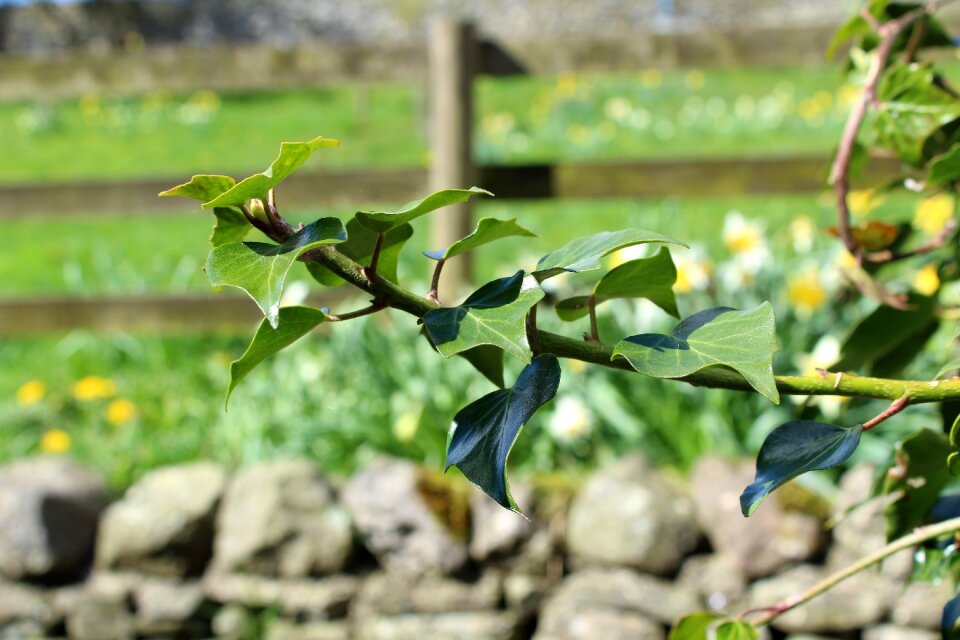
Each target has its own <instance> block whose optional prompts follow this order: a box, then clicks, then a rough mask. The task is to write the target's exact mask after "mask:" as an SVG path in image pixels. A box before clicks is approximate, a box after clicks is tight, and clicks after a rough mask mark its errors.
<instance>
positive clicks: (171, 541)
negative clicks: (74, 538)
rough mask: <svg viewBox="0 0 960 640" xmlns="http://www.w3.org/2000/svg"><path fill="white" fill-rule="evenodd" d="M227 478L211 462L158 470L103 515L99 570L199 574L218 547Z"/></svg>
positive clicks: (99, 544)
mask: <svg viewBox="0 0 960 640" xmlns="http://www.w3.org/2000/svg"><path fill="white" fill-rule="evenodd" d="M225 484H226V474H225V473H224V471H223V469H221V468H220V467H219V466H217V465H215V464H213V463H209V462H196V463H190V464H184V465H179V466H175V467H167V468H164V469H160V470H158V471H153V472H151V473H149V474H147V475H146V476H144V477H143V478H142V479H141V480H140V481H139V482H137V483H136V484H135V485H133V486H132V487H130V489H129V490H128V491H127V493H126V495H125V496H124V497H123V499H122V500H120V501H119V502H116V503H114V504H112V505H111V506H110V507H109V508H108V509H107V511H106V512H105V513H104V516H103V520H102V521H101V524H100V533H99V536H98V539H97V566H98V567H100V568H103V569H112V568H119V569H135V570H137V571H142V572H144V573H148V574H156V575H165V576H185V575H195V574H198V573H200V572H201V571H202V570H203V568H204V567H205V566H206V564H207V562H208V560H209V558H210V554H211V549H212V544H213V517H214V513H215V511H216V508H217V505H218V504H219V502H220V497H221V496H222V495H223V490H224V486H225Z"/></svg>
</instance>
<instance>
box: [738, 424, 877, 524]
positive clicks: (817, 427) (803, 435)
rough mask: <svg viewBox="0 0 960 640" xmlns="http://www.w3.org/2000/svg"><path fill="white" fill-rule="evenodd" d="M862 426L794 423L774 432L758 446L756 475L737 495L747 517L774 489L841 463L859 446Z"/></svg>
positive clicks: (783, 425) (741, 508) (780, 427)
mask: <svg viewBox="0 0 960 640" xmlns="http://www.w3.org/2000/svg"><path fill="white" fill-rule="evenodd" d="M861 433H863V426H862V425H856V426H854V427H849V428H844V427H838V426H836V425H833V424H826V423H823V422H809V421H806V420H796V421H792V422H787V423H786V424H782V425H780V426H779V427H777V428H776V429H774V430H773V431H772V432H771V433H770V435H768V436H767V439H766V440H764V441H763V446H761V447H760V454H759V455H758V456H757V475H756V478H755V479H754V481H753V484H751V485H750V486H749V487H747V488H746V489H744V491H743V494H742V495H741V496H740V510H741V511H742V512H743V515H744V516H747V517H749V516H750V515H751V514H752V513H753V512H754V511H756V509H757V507H759V506H760V503H761V502H763V499H764V498H766V497H767V495H769V494H770V493H771V492H772V491H773V490H775V489H777V488H778V487H780V486H781V485H783V484H784V483H786V482H788V481H789V480H792V479H793V478H795V477H797V476H798V475H800V474H801V473H806V472H807V471H817V470H820V469H829V468H830V467H835V466H837V465H838V464H840V463H842V462H844V461H845V460H846V459H847V458H849V457H850V455H851V454H853V452H854V450H855V449H856V448H857V445H858V444H860V434H861Z"/></svg>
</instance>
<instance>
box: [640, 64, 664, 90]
mask: <svg viewBox="0 0 960 640" xmlns="http://www.w3.org/2000/svg"><path fill="white" fill-rule="evenodd" d="M640 82H641V83H643V86H645V87H648V88H650V89H656V88H657V87H659V86H660V84H661V83H662V82H663V74H662V73H660V70H659V69H647V70H646V71H644V72H643V73H641V74H640Z"/></svg>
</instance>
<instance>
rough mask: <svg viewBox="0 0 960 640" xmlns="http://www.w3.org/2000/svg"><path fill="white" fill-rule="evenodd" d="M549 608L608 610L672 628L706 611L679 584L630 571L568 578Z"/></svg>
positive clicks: (583, 573) (589, 571) (586, 573)
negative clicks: (677, 620) (691, 616)
mask: <svg viewBox="0 0 960 640" xmlns="http://www.w3.org/2000/svg"><path fill="white" fill-rule="evenodd" d="M558 603H560V604H558ZM547 607H548V608H553V609H556V610H559V611H562V610H563V609H564V608H566V609H569V610H571V611H574V610H581V609H584V610H586V609H597V610H602V609H609V610H611V611H620V612H630V613H635V614H638V615H640V616H642V617H644V618H648V619H650V620H653V621H656V622H661V623H664V624H671V623H672V622H674V621H675V620H676V619H677V618H679V617H681V616H683V615H685V614H688V613H692V612H694V611H699V610H701V609H703V601H702V600H701V599H700V597H699V596H698V595H697V594H696V593H695V592H694V591H693V590H692V589H690V588H688V587H685V586H683V585H681V584H679V583H676V582H670V581H667V580H663V579H660V578H656V577H654V576H650V575H645V574H641V573H637V572H635V571H632V570H630V569H586V570H584V571H578V572H576V573H573V574H572V575H569V576H567V577H566V578H565V579H564V580H563V582H561V583H560V586H559V587H558V588H557V590H556V592H555V593H554V594H553V595H552V596H551V597H550V601H549V603H548V604H547Z"/></svg>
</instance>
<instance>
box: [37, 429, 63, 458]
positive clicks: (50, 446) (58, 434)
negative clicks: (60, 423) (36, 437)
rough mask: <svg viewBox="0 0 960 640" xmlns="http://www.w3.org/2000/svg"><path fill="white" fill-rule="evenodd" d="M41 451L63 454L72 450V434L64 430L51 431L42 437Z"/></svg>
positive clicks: (44, 433)
mask: <svg viewBox="0 0 960 640" xmlns="http://www.w3.org/2000/svg"><path fill="white" fill-rule="evenodd" d="M40 450H41V451H43V452H44V453H63V452H64V451H69V450H70V434H69V433H67V432H66V431H64V430H63V429H50V430H48V431H44V432H43V435H42V436H40Z"/></svg>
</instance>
